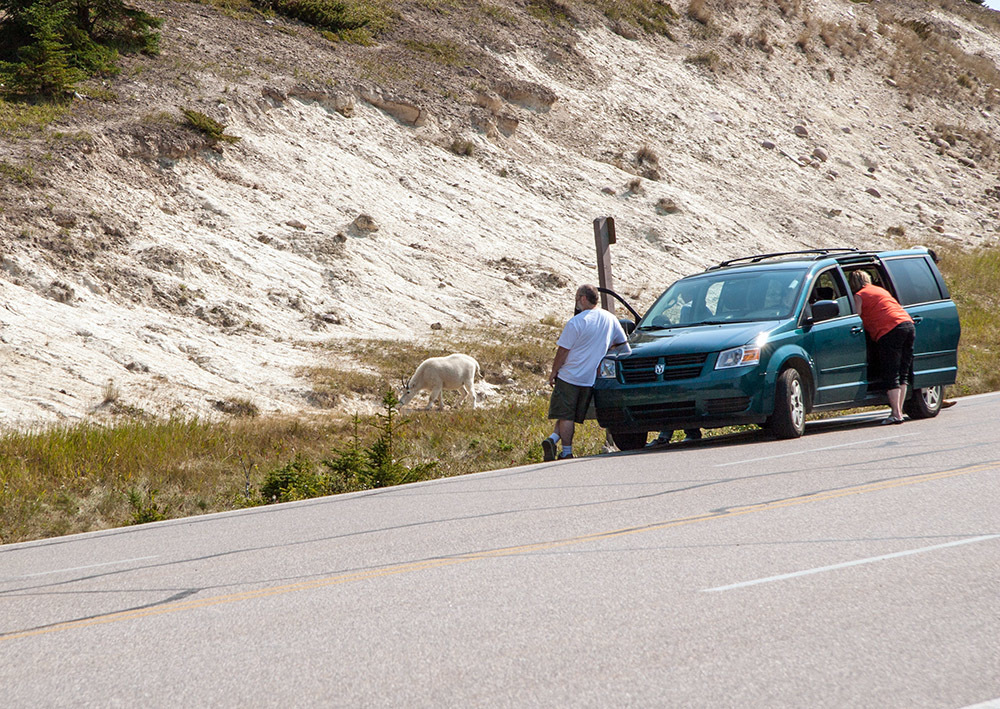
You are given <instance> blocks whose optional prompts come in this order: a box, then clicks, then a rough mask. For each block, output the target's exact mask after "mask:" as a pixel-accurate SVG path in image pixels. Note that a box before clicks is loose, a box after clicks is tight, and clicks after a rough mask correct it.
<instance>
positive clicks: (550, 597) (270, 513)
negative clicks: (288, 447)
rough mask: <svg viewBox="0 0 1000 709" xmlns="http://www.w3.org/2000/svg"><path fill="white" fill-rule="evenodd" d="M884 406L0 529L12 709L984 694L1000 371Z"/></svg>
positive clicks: (999, 524) (997, 563) (920, 701)
mask: <svg viewBox="0 0 1000 709" xmlns="http://www.w3.org/2000/svg"><path fill="white" fill-rule="evenodd" d="M882 416H884V412H878V413H872V414H870V415H869V414H866V415H859V416H854V417H848V418H846V419H835V420H831V421H825V422H817V423H811V424H809V426H808V427H807V431H806V435H805V436H803V437H802V438H801V439H798V440H793V441H774V440H768V439H765V438H762V437H752V436H742V437H731V438H725V439H719V438H716V439H706V440H704V441H701V442H697V443H685V444H680V445H675V446H674V447H673V448H672V449H669V448H668V449H660V450H656V451H640V452H637V453H631V454H614V455H604V456H598V457H591V458H580V459H576V460H572V461H564V462H556V463H547V464H540V465H533V466H525V467H520V468H514V469H508V470H500V471H495V472H490V473H482V474H477V475H469V476H464V477H461V478H450V479H446V480H438V481H432V482H427V483H420V484H415V485H409V486H404V487H399V488H392V489H384V490H377V491H369V492H365V493H355V494H350V495H343V496H339V497H333V498H323V499H318V500H308V501H303V502H299V503H292V504H288V505H278V506H270V507H264V508H255V509H251V510H244V511H239V512H231V513H225V514H218V515H208V516H204V517H198V518H192V519H187V520H172V521H168V522H160V523H155V524H150V525H145V526H141V527H130V528H126V529H120V530H112V531H107V532H97V533H89V534H83V535H77V536H71V537H61V538H57V539H50V540H44V541H39V542H31V543H26V544H15V545H7V546H0V706H3V707H21V706H26V707H27V706H30V707H35V706H53V707H54V706H60V707H65V706H74V707H79V706H101V707H103V706H127V707H135V706H143V707H157V706H163V707H166V706H170V707H175V706H220V707H230V706H231V707H236V706H282V707H284V706H289V705H290V706H350V707H404V706H405V707H442V706H463V707H464V706H490V707H493V706H498V707H503V706H509V707H534V706H545V707H551V706H587V707H610V706H614V707H631V706H635V707H664V706H670V707H673V706H706V707H747V706H768V707H784V706H788V707H846V706H850V707H879V708H883V707H907V708H911V707H956V708H957V707H969V706H974V705H977V704H983V703H987V706H997V705H998V704H1000V484H998V482H1000V435H998V432H997V431H998V428H997V423H996V422H997V421H998V420H1000V395H986V396H979V397H969V398H965V399H960V400H959V403H958V405H956V406H954V407H953V408H950V409H947V410H945V411H943V412H942V413H941V414H940V415H939V416H938V417H937V418H935V419H930V420H925V421H907V422H906V423H905V424H903V425H901V426H878V425H877V422H878V420H879V419H880V418H881V417H882ZM590 425H593V424H590Z"/></svg>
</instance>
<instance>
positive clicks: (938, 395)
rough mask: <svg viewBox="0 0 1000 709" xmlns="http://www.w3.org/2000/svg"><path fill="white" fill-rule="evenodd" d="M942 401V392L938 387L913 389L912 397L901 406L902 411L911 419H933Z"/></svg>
mask: <svg viewBox="0 0 1000 709" xmlns="http://www.w3.org/2000/svg"><path fill="white" fill-rule="evenodd" d="M943 401H944V390H943V389H942V388H941V387H940V386H933V387H925V388H923V389H914V390H913V396H911V397H910V399H909V401H907V402H906V403H905V404H903V411H905V412H906V413H907V414H908V415H909V417H910V418H911V419H929V418H934V417H935V416H937V415H938V411H940V410H941V402H943Z"/></svg>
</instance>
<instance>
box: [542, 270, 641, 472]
mask: <svg viewBox="0 0 1000 709" xmlns="http://www.w3.org/2000/svg"><path fill="white" fill-rule="evenodd" d="M576 309H577V311H578V312H577V314H576V315H574V316H573V317H572V319H571V320H570V321H569V322H568V323H566V327H565V328H563V331H562V334H561V335H560V336H559V339H558V340H557V341H556V345H558V349H557V350H556V356H555V358H554V359H553V360H552V374H551V375H550V376H549V385H550V386H552V387H553V389H552V396H551V398H550V399H549V419H550V420H555V422H556V424H555V432H554V433H553V434H552V435H551V436H549V437H548V438H546V439H545V440H544V441H542V453H543V457H544V459H545V460H555V459H556V443H558V442H559V440H560V439H562V451H561V452H560V454H559V456H558V457H559V459H560V460H562V459H563V458H572V457H573V432H574V429H575V428H576V424H578V423H583V421H584V418H585V417H586V415H587V407H588V406H590V397H591V396H592V395H593V391H594V389H593V387H594V382H595V381H596V380H597V367H598V366H599V365H600V363H601V360H602V359H604V357H605V355H607V354H608V352H610V351H611V350H613V349H619V348H620V351H621V352H622V353H623V354H628V353H629V352H631V351H632V348H631V347H629V344H628V338H627V336H626V335H625V331H624V330H623V329H622V326H621V323H619V322H618V320H617V319H615V316H614V315H612V314H611V313H609V312H608V311H607V310H603V309H601V308H599V307H597V288H595V287H594V286H592V285H582V286H580V287H579V288H578V289H577V291H576Z"/></svg>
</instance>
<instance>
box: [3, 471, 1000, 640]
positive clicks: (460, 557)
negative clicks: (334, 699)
mask: <svg viewBox="0 0 1000 709" xmlns="http://www.w3.org/2000/svg"><path fill="white" fill-rule="evenodd" d="M997 468H1000V461H993V462H990V463H981V464H978V465H971V466H968V467H965V468H958V469H957V470H947V471H943V472H937V473H922V474H920V475H912V476H909V477H904V478H894V479H891V480H881V481H878V482H873V483H864V484H861V485H855V486H852V487H846V488H841V489H839V490H828V491H825V492H818V493H811V494H807V495H799V496H797V497H790V498H787V499H784V500H774V501H772V502H763V503H759V504H755V505H746V506H744V507H733V508H729V509H723V510H718V511H715V512H707V513H703V514H698V515H692V516H690V517H679V518H677V519H671V520H664V521H662V522H654V523H651V524H646V525H641V526H637V527H626V528H624V529H614V530H608V531H604V532H595V533H591V534H584V535H581V536H579V537H572V538H569V539H559V540H555V541H551V542H537V543H535V544H523V545H519V546H513V547H504V548H502V549H490V550H486V551H477V552H468V553H465V554H457V555H455V556H447V557H441V558H437V559H425V560H422V561H413V562H406V563H401V564H393V565H392V566H386V567H384V568H381V569H370V570H367V571H356V572H350V573H346V574H339V575H337V576H327V577H324V578H318V579H313V580H311V581H302V582H299V583H293V584H287V585H283V586H269V587H265V588H259V589H256V590H250V591H240V592H238V593H229V594H225V595H221V596H212V597H210V598H201V599H192V600H188V601H178V602H176V603H165V604H163V605H160V606H154V607H150V608H139V609H136V610H130V611H121V612H119V613H109V614H107V615H102V616H97V617H95V618H87V619H82V620H71V621H67V622H65V623H57V624H55V625H50V626H47V627H45V628H35V629H33V630H26V631H23V632H16V633H11V634H9V635H3V636H0V641H3V640H15V639H18V638H27V637H32V636H36V635H45V634H48V633H56V632H60V631H64V630H72V629H75V628H86V627H91V626H95V625H104V624H107V623H115V622H118V621H122V620H132V619H135V618H148V617H151V616H157V615H164V614H167V613H177V612H180V611H186V610H195V609H198V608H207V607H210V606H216V605H221V604H224V603H236V602H239V601H247V600H252V599H255V598H267V597H270V596H279V595H282V594H285V593H293V592H295V591H308V590H311V589H317V588H325V587H329V586H338V585H340V584H345V583H353V582H357V581H367V580H370V579H376V578H383V577H386V576H395V575H398V574H406V573H410V572H414V571H425V570H428V569H437V568H441V567H444V566H454V565H456V564H464V563H467V562H470V561H479V560H483V559H495V558H501V557H508V556H518V555H522V554H530V553H533V552H539V551H548V550H551V549H559V548H564V547H570V546H578V545H580V544H586V543H588V542H595V541H602V540H605V539H614V538H616V537H623V536H628V535H632V534H640V533H644V532H654V531H658V530H662V529H669V528H671V527H680V526H683V525H688V524H695V523H697V522H706V521H709V520H718V519H727V518H730V517H737V516H740V515H746V514H752V513H755V512H766V511H769V510H779V509H785V508H788V507H795V506H797V505H804V504H808V503H812V502H823V501H826V500H834V499H838V498H841V497H848V496H851V495H863V494H867V493H870V492H880V491H882V490H890V489H893V488H899V487H906V486H910V485H918V484H921V483H926V482H933V481H936V480H944V479H947V478H953V477H957V476H960V475H969V474H971V473H979V472H984V471H988V470H996V469H997Z"/></svg>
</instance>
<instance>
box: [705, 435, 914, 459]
mask: <svg viewBox="0 0 1000 709" xmlns="http://www.w3.org/2000/svg"><path fill="white" fill-rule="evenodd" d="M919 435H920V434H919V433H901V434H900V435H898V436H885V437H883V438H869V439H868V440H866V441H854V442H853V443H840V444H838V445H835V446H825V447H823V448H809V449H806V450H801V451H794V452H792V453H779V454H778V455H767V456H764V457H763V458H747V459H746V460H737V461H733V462H732V463H716V465H715V467H716V468H726V467H729V466H730V465H745V464H746V463H757V462H760V461H762V460H774V459H775V458H787V457H788V456H790V455H811V454H812V453H817V452H819V451H829V450H833V449H834V448H849V447H851V446H864V445H868V444H869V443H878V442H880V441H891V440H893V439H894V438H909V437H910V436H919Z"/></svg>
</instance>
